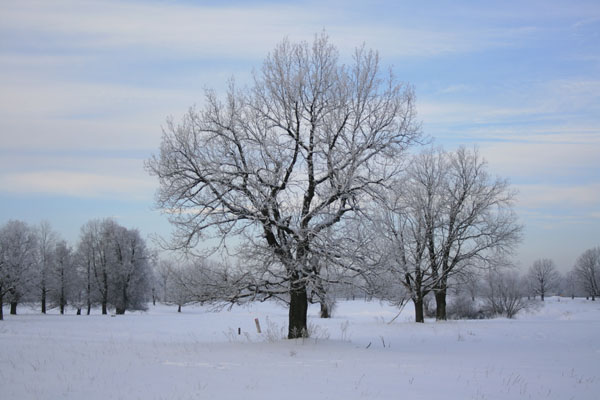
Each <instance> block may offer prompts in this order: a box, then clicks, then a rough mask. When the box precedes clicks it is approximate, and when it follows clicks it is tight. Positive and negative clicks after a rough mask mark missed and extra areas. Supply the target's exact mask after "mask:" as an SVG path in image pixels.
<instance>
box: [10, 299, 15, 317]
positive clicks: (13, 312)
mask: <svg viewBox="0 0 600 400" xmlns="http://www.w3.org/2000/svg"><path fill="white" fill-rule="evenodd" d="M10 315H17V302H16V301H11V302H10Z"/></svg>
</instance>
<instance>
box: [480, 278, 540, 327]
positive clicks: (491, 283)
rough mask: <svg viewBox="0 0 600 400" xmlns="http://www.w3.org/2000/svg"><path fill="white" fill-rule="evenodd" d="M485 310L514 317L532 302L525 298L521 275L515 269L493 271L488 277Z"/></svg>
mask: <svg viewBox="0 0 600 400" xmlns="http://www.w3.org/2000/svg"><path fill="white" fill-rule="evenodd" d="M486 280H487V282H486V287H485V300H484V310H485V312H488V313H491V314H493V315H503V316H505V317H507V318H514V317H515V315H517V313H518V312H519V311H521V310H524V309H527V308H529V306H530V303H529V302H528V301H527V300H526V299H525V298H524V296H523V290H522V285H521V282H520V280H519V276H518V275H517V274H516V273H515V272H513V271H504V272H498V271H492V272H490V273H489V274H488V276H487V278H486Z"/></svg>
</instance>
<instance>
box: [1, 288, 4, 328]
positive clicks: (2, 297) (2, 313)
mask: <svg viewBox="0 0 600 400" xmlns="http://www.w3.org/2000/svg"><path fill="white" fill-rule="evenodd" d="M1 289H2V288H0V321H2V320H3V319H4V296H2V294H1V293H2V292H1Z"/></svg>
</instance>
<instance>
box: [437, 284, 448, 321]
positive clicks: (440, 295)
mask: <svg viewBox="0 0 600 400" xmlns="http://www.w3.org/2000/svg"><path fill="white" fill-rule="evenodd" d="M435 319H436V321H445V320H446V289H442V290H438V291H436V292H435Z"/></svg>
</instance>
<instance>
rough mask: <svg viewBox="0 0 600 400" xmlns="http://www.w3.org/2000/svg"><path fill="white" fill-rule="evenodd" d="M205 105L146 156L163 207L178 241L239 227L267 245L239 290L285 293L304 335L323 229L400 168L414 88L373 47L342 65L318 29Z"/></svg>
mask: <svg viewBox="0 0 600 400" xmlns="http://www.w3.org/2000/svg"><path fill="white" fill-rule="evenodd" d="M205 104H206V105H205V107H204V108H203V110H201V111H197V110H194V109H192V110H190V111H189V113H188V114H187V115H186V116H185V117H184V119H183V121H182V122H181V124H180V125H176V124H174V123H173V122H172V121H169V122H168V123H167V127H166V129H165V130H164V133H163V138H162V144H161V148H160V154H159V155H158V156H155V157H153V158H152V159H150V160H149V161H148V163H147V168H148V170H149V172H150V173H151V174H152V175H155V176H157V177H158V179H159V182H160V188H159V190H158V194H157V203H158V206H159V207H160V208H162V209H163V210H165V211H166V212H167V213H168V215H169V220H170V221H171V223H172V224H174V226H175V228H176V232H175V234H174V239H175V241H176V242H177V243H178V244H179V245H180V246H182V247H187V248H189V247H193V246H194V245H196V244H198V243H199V241H201V240H203V239H205V238H210V237H213V238H217V239H219V240H220V241H223V240H225V239H226V238H228V237H232V236H237V237H243V238H244V239H245V242H246V243H247V244H250V243H251V244H252V246H256V248H260V249H262V250H264V251H265V252H266V254H265V255H264V256H263V257H262V259H261V261H260V262H255V263H252V264H253V266H254V267H257V268H256V269H254V270H253V271H252V274H251V275H252V279H248V280H246V281H245V282H249V285H250V287H248V288H247V290H240V291H238V294H237V296H236V298H237V300H240V299H241V298H244V297H247V298H253V297H255V296H256V295H257V293H259V294H261V295H264V296H277V297H279V298H282V299H284V300H286V301H287V302H288V303H289V326H288V337H289V338H297V337H301V336H302V335H305V334H306V315H307V309H308V297H307V288H308V287H309V286H310V285H311V284H312V283H313V282H314V281H315V279H318V273H317V272H316V271H315V270H314V268H313V265H314V263H313V262H312V261H311V260H312V257H313V255H315V254H317V253H321V254H325V253H327V251H325V249H322V248H321V249H320V248H319V247H320V243H329V241H328V240H321V239H322V237H323V235H324V234H325V232H326V231H327V230H328V228H330V227H332V226H334V225H336V224H338V223H340V222H341V221H343V220H344V219H345V218H347V217H349V216H351V215H353V214H354V213H355V212H356V211H357V210H358V209H359V205H360V202H361V201H362V200H363V199H364V196H365V194H367V193H369V192H370V191H372V190H373V188H374V187H375V186H376V185H380V184H381V183H383V182H385V181H386V180H387V179H388V178H389V177H390V176H392V175H393V174H394V173H395V172H396V171H397V165H398V161H399V159H400V157H401V156H402V154H403V152H404V150H405V149H406V148H407V146H409V145H410V144H411V143H412V142H413V141H415V140H416V139H417V137H418V135H419V128H418V126H417V125H416V124H415V122H414V116H415V111H414V95H413V92H412V90H411V89H410V88H409V87H407V86H405V85H402V84H400V83H398V82H397V80H396V78H395V77H394V76H393V75H392V74H391V72H390V73H389V74H383V73H382V72H381V71H380V67H379V58H378V55H377V54H376V53H375V52H373V51H367V50H365V49H364V48H359V49H358V50H357V51H356V52H355V54H354V60H353V63H352V64H351V65H350V66H343V65H340V64H339V62H338V54H337V50H336V48H335V47H334V46H332V45H331V44H330V43H329V41H328V38H327V37H326V36H325V35H321V36H318V37H316V38H315V41H314V42H313V44H312V45H309V44H308V43H299V44H293V43H290V42H288V41H287V40H285V41H283V42H282V43H281V44H279V45H278V46H277V47H276V48H275V50H274V51H273V52H272V53H271V54H270V55H269V56H268V57H267V58H266V60H265V62H264V64H263V66H262V69H261V70H260V72H259V73H257V74H255V76H254V82H253V86H252V87H251V88H249V89H246V90H239V89H237V88H236V87H235V85H234V84H233V83H231V84H230V87H229V90H228V93H227V96H226V99H225V100H224V101H220V100H218V99H217V96H216V95H215V94H214V92H212V91H208V92H207V95H206V102H205ZM220 243H223V242H220ZM260 271H262V272H260ZM248 272H250V270H249V271H248ZM249 276H250V275H248V276H247V277H249Z"/></svg>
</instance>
